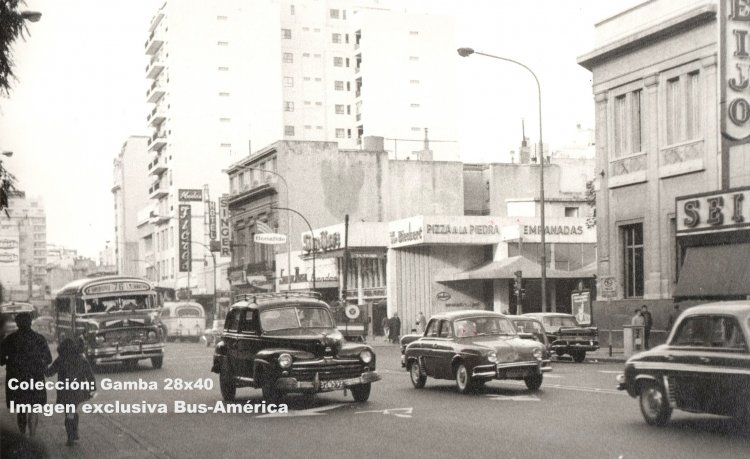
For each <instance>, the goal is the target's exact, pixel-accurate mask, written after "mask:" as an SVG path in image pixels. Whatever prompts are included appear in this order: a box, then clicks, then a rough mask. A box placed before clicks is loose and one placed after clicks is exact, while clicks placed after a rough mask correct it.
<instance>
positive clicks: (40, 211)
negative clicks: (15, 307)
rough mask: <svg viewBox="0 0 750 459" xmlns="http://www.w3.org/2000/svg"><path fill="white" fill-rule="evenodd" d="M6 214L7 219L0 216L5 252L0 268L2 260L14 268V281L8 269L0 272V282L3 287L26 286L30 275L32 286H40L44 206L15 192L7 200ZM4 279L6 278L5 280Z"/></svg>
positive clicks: (43, 258) (44, 255) (43, 265)
mask: <svg viewBox="0 0 750 459" xmlns="http://www.w3.org/2000/svg"><path fill="white" fill-rule="evenodd" d="M8 214H9V215H10V218H8V217H7V216H6V215H5V214H4V213H3V214H2V215H1V216H0V233H2V234H3V236H2V240H3V241H7V242H3V243H2V244H3V247H2V248H3V252H5V251H6V250H7V251H9V252H8V254H7V255H4V256H3V257H0V264H2V265H5V262H3V261H2V260H7V261H8V266H16V265H17V266H18V269H17V272H18V279H16V275H15V272H16V270H15V269H10V270H3V271H2V272H3V277H2V278H0V281H2V282H3V284H4V285H26V286H27V285H28V282H29V274H31V281H32V285H37V286H44V285H45V282H46V276H47V271H46V267H47V218H46V213H45V212H44V204H43V203H42V200H41V198H36V197H33V198H32V197H27V196H26V193H25V192H23V191H18V192H15V193H14V194H12V195H10V197H9V200H8ZM16 238H17V239H16ZM16 240H17V242H14V241H16ZM16 244H17V245H16ZM14 245H15V246H16V248H17V259H16V257H15V256H14V254H15V253H16V252H15V250H16V249H14V248H13V246H14ZM6 246H7V249H6V248H5V247H6ZM6 272H7V274H6ZM6 275H7V276H9V277H7V278H6Z"/></svg>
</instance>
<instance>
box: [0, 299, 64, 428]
mask: <svg viewBox="0 0 750 459" xmlns="http://www.w3.org/2000/svg"><path fill="white" fill-rule="evenodd" d="M16 324H17V325H18V330H17V331H16V332H14V333H11V334H10V335H8V337H7V338H5V339H4V340H3V342H2V344H0V365H6V368H7V371H6V373H5V403H6V405H7V406H8V409H10V404H11V402H13V403H14V404H16V405H18V404H32V405H37V404H39V405H44V404H45V403H47V391H46V390H44V388H42V389H41V390H37V389H29V390H20V389H18V390H11V389H10V388H9V384H8V382H9V381H10V380H11V379H16V380H18V382H19V383H22V382H30V381H32V380H33V381H42V382H44V370H46V369H47V366H48V365H49V364H50V363H51V362H52V354H51V353H50V351H49V346H48V345H47V340H46V339H45V338H44V336H42V335H40V334H39V333H37V332H35V331H33V330H32V329H31V314H29V313H28V312H22V313H19V314H17V315H16ZM38 416H39V415H38V414H32V413H17V414H16V422H18V430H19V431H20V432H21V434H25V433H26V427H27V426H28V428H29V436H30V437H33V436H34V434H35V433H36V425H37V423H38V422H39V417H38Z"/></svg>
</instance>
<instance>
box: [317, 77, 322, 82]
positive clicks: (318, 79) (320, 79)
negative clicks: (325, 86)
mask: <svg viewBox="0 0 750 459" xmlns="http://www.w3.org/2000/svg"><path fill="white" fill-rule="evenodd" d="M315 81H323V79H322V78H320V77H317V78H315Z"/></svg>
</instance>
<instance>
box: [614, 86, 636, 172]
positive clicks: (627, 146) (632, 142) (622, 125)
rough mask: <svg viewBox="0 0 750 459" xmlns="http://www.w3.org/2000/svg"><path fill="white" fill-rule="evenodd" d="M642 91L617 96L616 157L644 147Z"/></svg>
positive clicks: (615, 117) (615, 123)
mask: <svg viewBox="0 0 750 459" xmlns="http://www.w3.org/2000/svg"><path fill="white" fill-rule="evenodd" d="M641 94H642V91H641V90H638V91H632V92H629V93H626V94H622V95H620V96H617V97H616V98H615V107H614V109H615V116H614V135H615V157H616V158H619V157H622V156H627V155H632V154H635V153H640V152H641V149H642V140H643V137H642V132H643V129H642V128H643V118H642V117H641Z"/></svg>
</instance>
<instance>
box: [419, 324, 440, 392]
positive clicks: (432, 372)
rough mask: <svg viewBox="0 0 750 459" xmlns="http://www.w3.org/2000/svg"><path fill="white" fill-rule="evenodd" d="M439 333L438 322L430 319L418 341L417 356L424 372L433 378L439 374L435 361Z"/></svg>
mask: <svg viewBox="0 0 750 459" xmlns="http://www.w3.org/2000/svg"><path fill="white" fill-rule="evenodd" d="M439 331H440V320H438V319H432V320H430V323H428V324H427V330H426V331H425V334H424V336H423V337H422V338H421V339H420V340H419V355H420V356H421V358H422V363H423V364H424V367H425V371H427V375H428V376H432V377H433V378H435V377H437V376H436V375H438V374H439V372H438V370H439V369H438V366H437V361H436V359H435V356H436V354H435V347H437V340H438V334H439Z"/></svg>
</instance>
